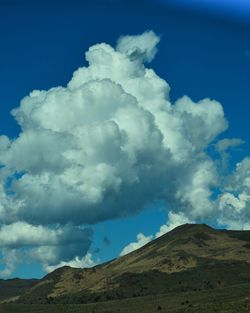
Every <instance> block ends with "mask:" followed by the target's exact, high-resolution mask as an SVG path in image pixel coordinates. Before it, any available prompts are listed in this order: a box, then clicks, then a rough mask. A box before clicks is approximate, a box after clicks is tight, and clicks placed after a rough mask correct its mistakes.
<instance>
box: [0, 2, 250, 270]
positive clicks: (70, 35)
mask: <svg viewBox="0 0 250 313" xmlns="http://www.w3.org/2000/svg"><path fill="white" fill-rule="evenodd" d="M179 2H181V1H179ZM185 2H187V1H185ZM223 2H225V1H223ZM169 3H170V2H168V1H146V0H145V1H135V0H134V1H115V0H114V1H108V0H107V1H105V0H103V1H95V0H92V1H77V0H72V1H63V0H61V1H57V0H54V1H53V0H52V1H48V0H44V1H25V0H23V1H22V0H19V1H18V0H16V1H11V0H8V1H7V0H6V1H4V0H1V1H0V41H1V42H0V45H1V49H0V69H1V71H0V86H1V92H0V133H1V134H6V135H8V136H10V137H16V136H17V135H18V132H19V130H18V126H17V125H16V122H15V121H14V120H13V118H12V117H11V116H10V114H9V112H10V110H11V109H12V108H14V107H16V106H18V105H19V102H20V100H21V98H23V97H24V96H25V95H27V94H28V93H29V91H31V90H33V89H48V88H50V87H53V86H58V85H65V84H66V83H67V82H68V80H69V79H70V77H71V75H72V72H73V71H74V70H75V69H77V68H78V67H79V66H82V65H84V64H85V63H84V62H85V61H84V52H85V51H86V50H87V49H88V47H89V46H91V45H93V44H95V43H98V42H106V43H109V44H111V45H114V44H115V42H116V40H117V38H118V37H119V36H120V35H126V34H138V33H142V32H144V31H145V30H148V29H153V30H154V31H155V32H156V33H157V34H160V35H161V36H162V38H161V42H160V44H159V52H158V54H157V57H156V58H155V60H154V61H153V62H152V64H151V65H150V66H151V67H152V68H154V69H155V71H156V72H157V73H158V74H159V75H160V76H161V77H163V78H164V79H166V80H167V81H168V83H169V84H170V86H171V98H172V99H176V98H178V97H180V96H182V95H184V94H187V95H189V96H190V97H191V98H193V99H194V100H199V99H202V98H204V97H210V98H213V99H216V100H218V101H220V102H221V103H222V104H223V107H224V109H225V113H226V117H227V119H228V121H229V125H230V128H229V130H228V131H227V136H228V137H240V138H242V139H243V140H245V141H246V144H245V145H244V148H242V149H244V151H242V150H239V151H238V152H235V155H234V157H235V160H238V159H240V158H241V157H242V155H246V154H249V150H250V149H249V148H250V146H249V142H250V133H249V116H250V108H249V105H250V88H249V76H250V57H249V51H250V23H249V24H247V21H246V19H245V14H243V15H242V19H241V18H240V16H241V15H240V13H239V12H238V13H237V17H236V16H233V14H232V13H230V14H222V13H221V12H222V11H221V10H222V9H221V8H215V7H213V10H211V11H208V10H207V9H206V10H205V11H203V10H202V8H199V10H196V11H193V10H192V8H191V7H190V8H189V9H184V8H182V7H181V6H176V7H175V6H174V5H173V4H171V5H169ZM228 3H230V6H231V3H232V1H231V2H228ZM239 3H240V2H239ZM193 5H195V4H194V1H193ZM224 5H225V6H226V5H227V3H226V2H225V3H224ZM218 10H220V11H218ZM225 12H226V11H225ZM230 12H232V11H230ZM242 12H243V13H244V12H245V11H244V10H243V11H242ZM165 218H166V216H165V213H164V212H161V211H160V210H158V209H157V210H152V209H151V210H148V211H146V212H145V213H142V214H141V215H140V216H137V217H131V218H127V219H126V220H119V221H111V222H106V223H102V224H99V225H97V226H96V227H95V228H96V234H95V243H94V246H93V250H94V249H95V248H101V254H100V256H99V257H101V258H102V259H103V260H106V259H108V258H113V257H115V256H116V255H117V253H119V252H120V250H121V249H122V247H123V246H124V245H126V244H127V243H129V242H131V241H133V240H134V239H135V236H136V234H137V233H138V232H144V233H145V234H146V235H147V234H151V233H154V232H156V231H157V229H158V228H159V226H160V225H161V224H163V223H164V222H165ZM128 229H129V231H128ZM125 235H126V236H125ZM105 236H108V238H110V241H111V245H110V246H109V247H105V244H104V243H103V238H104V237H105ZM41 273H42V272H41V269H40V268H39V267H38V266H36V265H34V266H29V267H23V268H19V269H18V270H17V272H16V273H15V275H18V276H31V275H33V276H36V275H41Z"/></svg>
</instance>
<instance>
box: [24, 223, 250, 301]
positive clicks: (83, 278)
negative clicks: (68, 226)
mask: <svg viewBox="0 0 250 313" xmlns="http://www.w3.org/2000/svg"><path fill="white" fill-rule="evenodd" d="M249 281H250V231H226V230H216V229H213V228H211V227H209V226H207V225H196V224H195V225H193V224H186V225H182V226H180V227H177V228H175V229H174V230H172V231H171V232H169V233H167V234H165V235H163V236H162V237H160V238H158V239H156V240H153V241H152V242H150V243H148V244H147V245H145V246H144V247H142V248H140V249H138V250H136V251H134V252H132V253H130V254H128V255H125V256H123V257H120V258H118V259H115V260H113V261H111V262H108V263H106V264H102V265H99V266H96V267H93V268H90V269H83V270H82V269H73V268H70V267H62V268H60V269H57V270H56V271H54V272H52V273H50V274H48V275H47V276H45V277H44V278H43V279H42V280H41V281H40V282H38V284H36V285H35V286H34V287H32V288H31V289H29V290H28V291H26V292H25V294H24V295H22V296H21V297H20V300H19V301H20V302H22V303H51V302H52V303H88V302H99V301H106V300H115V299H124V298H131V297H139V296H148V295H153V294H162V293H166V292H168V293H169V292H186V291H195V290H198V291H201V290H210V289H217V288H218V289H220V288H223V287H228V286H231V285H235V284H240V283H246V282H249Z"/></svg>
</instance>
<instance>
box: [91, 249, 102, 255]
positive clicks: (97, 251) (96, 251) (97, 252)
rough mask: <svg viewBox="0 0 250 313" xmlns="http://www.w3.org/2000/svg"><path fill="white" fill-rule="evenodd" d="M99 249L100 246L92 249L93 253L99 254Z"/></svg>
mask: <svg viewBox="0 0 250 313" xmlns="http://www.w3.org/2000/svg"><path fill="white" fill-rule="evenodd" d="M100 251H101V249H100V248H96V249H95V250H94V251H93V254H99V253H100Z"/></svg>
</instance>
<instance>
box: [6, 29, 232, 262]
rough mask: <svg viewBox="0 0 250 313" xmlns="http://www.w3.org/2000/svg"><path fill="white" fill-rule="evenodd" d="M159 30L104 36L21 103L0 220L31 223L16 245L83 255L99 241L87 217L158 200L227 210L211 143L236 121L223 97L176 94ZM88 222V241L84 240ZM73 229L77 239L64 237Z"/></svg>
mask: <svg viewBox="0 0 250 313" xmlns="http://www.w3.org/2000/svg"><path fill="white" fill-rule="evenodd" d="M159 40H160V38H159V36H157V35H156V34H155V33H154V32H153V31H147V32H145V33H143V34H141V35H137V36H124V37H121V38H120V39H119V40H118V43H117V46H116V48H113V47H111V46H110V45H108V44H105V43H100V44H96V45H94V46H92V47H90V48H89V50H88V51H87V52H86V54H85V57H86V60H87V62H88V63H89V65H88V66H87V67H80V68H79V69H77V70H76V71H75V72H74V73H73V76H72V79H71V80H70V81H69V82H68V84H67V86H66V87H62V86H59V87H54V88H51V89H49V90H34V91H32V92H31V93H30V94H29V95H27V96H26V97H25V98H24V99H22V101H21V103H20V106H19V107H17V108H16V109H14V110H12V115H13V117H14V118H15V120H16V121H17V123H18V124H19V126H20V128H21V132H20V133H19V135H18V137H17V138H8V137H7V136H5V135H2V136H0V198H1V202H0V225H2V226H1V231H2V234H4V232H6V234H7V233H11V232H12V233H14V232H15V229H17V226H15V225H19V226H20V225H22V226H21V229H22V231H23V232H21V230H18V233H20V232H21V233H20V237H19V238H15V236H14V235H13V240H12V243H11V242H10V243H9V246H8V247H7V249H15V245H18V247H19V248H18V249H19V250H20V249H21V250H22V249H26V247H27V245H28V246H29V247H31V244H32V240H33V241H34V242H33V247H32V248H29V249H30V251H29V253H30V256H31V257H32V258H35V259H37V260H39V261H40V262H42V263H43V264H47V265H48V266H54V265H56V264H61V263H60V262H71V260H75V259H76V258H79V260H81V259H82V258H83V257H84V254H85V255H86V253H87V247H89V246H90V241H91V239H90V237H89V236H88V235H86V234H85V233H84V231H82V230H81V227H82V225H93V224H95V223H98V222H101V221H104V220H109V219H114V218H118V217H125V216H129V215H134V214H136V213H137V212H139V211H141V210H143V209H144V207H145V206H146V205H147V204H149V203H152V202H153V201H156V200H163V201H165V202H166V203H167V207H168V210H169V211H171V212H172V213H173V214H177V213H178V214H179V213H180V212H182V213H183V214H184V215H185V216H186V217H187V218H188V219H191V220H199V219H203V218H208V217H211V216H212V217H214V218H215V219H216V218H217V217H218V216H221V213H220V214H219V213H218V210H217V209H216V205H217V203H218V201H215V199H214V190H218V189H219V188H220V185H221V184H222V183H221V179H219V178H218V168H217V167H218V165H217V163H216V162H215V161H214V160H213V158H212V156H210V155H209V153H208V152H207V151H208V147H210V146H212V147H215V146H214V143H215V142H216V138H217V137H218V136H219V135H220V134H221V133H222V132H223V131H225V130H226V129H227V127H228V123H227V121H226V119H225V116H224V111H223V107H222V105H221V104H220V103H219V102H217V101H215V100H211V99H204V100H201V101H199V102H197V103H196V102H194V101H192V100H191V99H190V98H189V97H188V96H184V97H182V98H181V99H179V100H178V101H176V102H175V103H171V101H170V97H169V92H170V87H169V85H168V83H167V82H166V81H165V80H164V79H162V78H160V77H159V76H158V75H157V74H156V73H155V71H154V70H153V69H151V68H147V67H146V66H145V64H144V63H145V62H150V61H151V60H152V59H153V58H154V57H155V54H156V52H157V44H158V42H159ZM225 144H227V145H231V146H232V144H235V142H234V143H233V142H230V143H226V142H225V141H224V146H225ZM222 146H223V142H220V143H218V144H217V148H218V147H219V149H221V147H222ZM228 147H229V146H228ZM222 185H223V186H224V185H225V184H224V183H223V184H222ZM223 188H224V187H223ZM222 192H224V191H222ZM221 199H222V196H221ZM221 202H222V200H221ZM222 211H223V210H222ZM218 214H219V215H218ZM20 223H23V224H20ZM69 225H70V226H69ZM25 229H26V230H27V229H28V232H29V233H30V234H34V238H33V239H32V240H31V239H29V238H27V237H26V236H25V234H24V230H25ZM69 229H70V230H69ZM81 231H82V232H83V233H82V235H81V236H82V238H86V240H87V241H85V239H82V240H83V242H81V241H79V244H78V234H80V233H81ZM71 233H72V234H73V236H72V238H73V239H74V240H75V242H76V244H74V243H72V244H69V243H67V244H66V243H62V241H63V242H66V241H67V240H66V239H65V236H66V235H65V234H67V236H66V237H67V238H70V234H71ZM85 235H86V237H85ZM6 236H7V235H3V238H6ZM46 236H48V237H49V236H51V237H52V238H54V240H55V244H54V245H49V244H47V243H46ZM59 238H60V239H59ZM63 238H64V239H63ZM6 240H7V239H6ZM140 240H141V239H140V238H139V241H140ZM141 241H142V240H141ZM41 242H43V245H41V244H40V243H41ZM86 242H87V244H86ZM6 245H7V244H6ZM66 247H68V248H66ZM65 251H68V252H65ZM48 268H49V267H48Z"/></svg>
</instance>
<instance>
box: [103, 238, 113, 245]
mask: <svg viewBox="0 0 250 313" xmlns="http://www.w3.org/2000/svg"><path fill="white" fill-rule="evenodd" d="M103 242H104V243H105V245H106V246H110V245H111V241H110V240H109V238H108V237H106V236H105V237H104V238H103Z"/></svg>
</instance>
